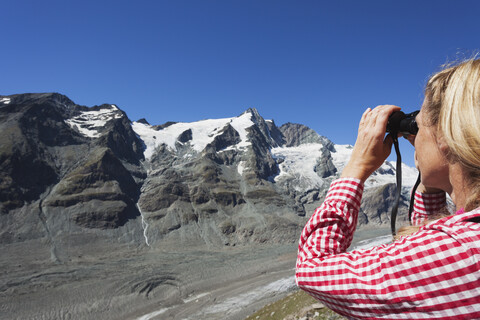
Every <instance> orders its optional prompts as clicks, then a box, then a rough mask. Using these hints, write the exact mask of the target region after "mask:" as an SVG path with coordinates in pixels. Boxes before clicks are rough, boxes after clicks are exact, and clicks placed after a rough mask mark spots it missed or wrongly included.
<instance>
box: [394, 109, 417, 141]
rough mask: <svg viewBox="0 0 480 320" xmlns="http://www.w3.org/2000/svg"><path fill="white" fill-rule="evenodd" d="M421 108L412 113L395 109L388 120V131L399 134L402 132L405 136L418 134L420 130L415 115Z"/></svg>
mask: <svg viewBox="0 0 480 320" xmlns="http://www.w3.org/2000/svg"><path fill="white" fill-rule="evenodd" d="M419 112H420V110H417V111H414V112H412V113H407V114H405V113H403V112H402V111H395V112H394V113H392V114H391V115H390V117H389V118H388V122H387V132H389V133H391V134H393V135H395V136H396V135H398V134H399V133H401V134H402V135H403V136H406V135H416V134H417V132H418V126H417V121H416V120H415V117H416V116H417V114H418V113H419Z"/></svg>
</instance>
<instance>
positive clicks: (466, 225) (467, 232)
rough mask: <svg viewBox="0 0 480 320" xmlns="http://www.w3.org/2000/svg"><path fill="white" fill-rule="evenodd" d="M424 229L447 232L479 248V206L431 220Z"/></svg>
mask: <svg viewBox="0 0 480 320" xmlns="http://www.w3.org/2000/svg"><path fill="white" fill-rule="evenodd" d="M422 229H424V230H437V231H441V232H444V233H446V234H448V235H449V236H451V237H453V238H455V239H456V240H458V241H460V242H462V243H475V247H479V248H480V208H477V209H475V210H472V211H468V212H463V211H461V212H457V213H456V214H454V215H451V216H448V217H445V218H442V219H439V220H437V221H433V222H431V223H429V224H427V225H425V226H424V227H423V228H422Z"/></svg>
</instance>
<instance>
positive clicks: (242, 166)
mask: <svg viewBox="0 0 480 320" xmlns="http://www.w3.org/2000/svg"><path fill="white" fill-rule="evenodd" d="M243 170H245V161H240V162H239V163H238V166H237V171H238V174H239V175H243Z"/></svg>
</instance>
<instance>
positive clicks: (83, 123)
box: [65, 105, 122, 138]
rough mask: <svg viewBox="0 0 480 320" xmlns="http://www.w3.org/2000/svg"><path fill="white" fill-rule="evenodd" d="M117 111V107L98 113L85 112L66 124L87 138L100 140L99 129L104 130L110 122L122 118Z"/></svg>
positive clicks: (101, 110)
mask: <svg viewBox="0 0 480 320" xmlns="http://www.w3.org/2000/svg"><path fill="white" fill-rule="evenodd" d="M117 111H118V108H117V107H116V106H115V105H111V106H110V108H102V109H100V110H97V111H83V112H81V113H80V114H79V115H78V116H75V117H73V118H71V119H68V120H65V123H66V124H68V125H69V126H70V127H72V128H74V129H76V130H78V132H80V133H81V134H82V135H84V136H86V137H89V138H98V137H100V136H101V134H100V133H99V132H98V129H101V128H103V127H104V126H105V124H106V123H107V122H108V121H110V120H112V119H118V118H121V117H122V114H120V113H118V112H117Z"/></svg>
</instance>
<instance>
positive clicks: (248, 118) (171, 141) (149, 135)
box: [132, 112, 254, 159]
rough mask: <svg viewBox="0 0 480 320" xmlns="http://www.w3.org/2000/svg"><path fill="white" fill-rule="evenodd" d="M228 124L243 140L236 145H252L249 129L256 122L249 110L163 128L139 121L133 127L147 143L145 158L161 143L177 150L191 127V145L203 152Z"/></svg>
mask: <svg viewBox="0 0 480 320" xmlns="http://www.w3.org/2000/svg"><path fill="white" fill-rule="evenodd" d="M227 124H230V125H231V126H232V127H233V128H234V129H235V130H236V131H237V132H238V134H239V135H240V140H241V141H240V142H239V143H238V144H237V145H236V148H238V149H242V148H245V147H247V146H249V145H250V142H249V141H248V138H247V134H248V132H247V129H248V128H249V127H251V126H252V125H253V124H254V123H253V122H252V114H251V113H248V112H247V113H244V114H242V115H241V116H239V117H236V118H224V119H210V120H202V121H197V122H190V123H187V122H179V123H175V124H172V125H170V126H168V127H166V128H164V129H162V130H155V129H154V127H153V126H151V125H148V124H144V123H139V122H134V123H133V124H132V128H133V130H134V131H135V132H136V133H137V134H138V135H139V136H140V138H141V139H142V140H143V142H144V143H145V146H146V149H145V151H144V156H145V158H146V159H150V158H151V157H152V155H153V152H154V151H155V148H157V147H158V146H160V145H161V144H165V145H167V147H169V148H170V149H172V150H174V151H176V150H177V148H176V146H175V143H176V142H177V139H178V136H180V135H181V134H182V133H183V132H185V131H186V130H189V129H190V130H192V140H190V141H189V143H190V145H191V147H192V148H193V150H195V151H196V152H201V151H202V150H203V149H205V147H206V146H207V145H208V144H209V143H211V142H212V141H213V139H215V137H216V136H218V135H219V134H220V133H221V132H222V129H223V128H224V127H225V126H226V125H227Z"/></svg>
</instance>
